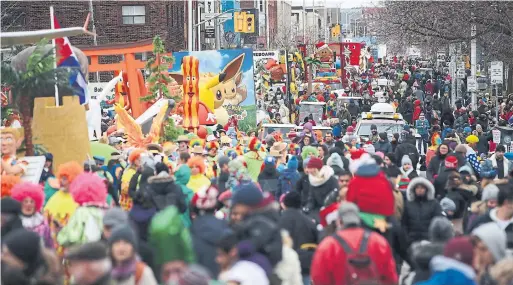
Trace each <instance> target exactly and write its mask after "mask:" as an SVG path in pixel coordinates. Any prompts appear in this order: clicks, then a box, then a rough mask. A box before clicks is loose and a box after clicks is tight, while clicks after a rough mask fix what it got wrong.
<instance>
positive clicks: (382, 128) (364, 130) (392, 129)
mask: <svg viewBox="0 0 513 285" xmlns="http://www.w3.org/2000/svg"><path fill="white" fill-rule="evenodd" d="M371 125H376V127H378V133H387V134H395V133H401V131H402V129H403V124H401V123H400V122H394V123H372V122H369V123H365V124H361V125H360V128H358V135H359V136H370V134H371Z"/></svg>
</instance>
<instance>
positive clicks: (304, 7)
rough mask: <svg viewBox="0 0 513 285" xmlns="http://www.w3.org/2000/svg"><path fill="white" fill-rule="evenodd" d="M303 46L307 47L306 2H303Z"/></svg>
mask: <svg viewBox="0 0 513 285" xmlns="http://www.w3.org/2000/svg"><path fill="white" fill-rule="evenodd" d="M303 44H305V45H306V0H303Z"/></svg>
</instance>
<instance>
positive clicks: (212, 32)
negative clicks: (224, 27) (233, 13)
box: [205, 27, 216, 39]
mask: <svg viewBox="0 0 513 285" xmlns="http://www.w3.org/2000/svg"><path fill="white" fill-rule="evenodd" d="M205 38H206V39H215V38H216V29H215V28H213V27H212V28H210V27H205Z"/></svg>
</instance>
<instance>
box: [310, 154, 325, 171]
mask: <svg viewBox="0 0 513 285" xmlns="http://www.w3.org/2000/svg"><path fill="white" fill-rule="evenodd" d="M323 165H324V164H323V162H322V160H321V159H320V158H317V157H312V158H310V161H309V162H308V164H307V165H306V167H307V168H315V169H319V170H321V168H322V167H323Z"/></svg>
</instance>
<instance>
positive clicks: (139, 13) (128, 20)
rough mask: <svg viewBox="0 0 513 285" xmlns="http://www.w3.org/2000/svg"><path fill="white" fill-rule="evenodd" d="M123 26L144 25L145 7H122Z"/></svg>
mask: <svg viewBox="0 0 513 285" xmlns="http://www.w3.org/2000/svg"><path fill="white" fill-rule="evenodd" d="M122 14H123V24H126V25H132V24H145V23H146V7H145V6H123V8H122Z"/></svg>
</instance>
